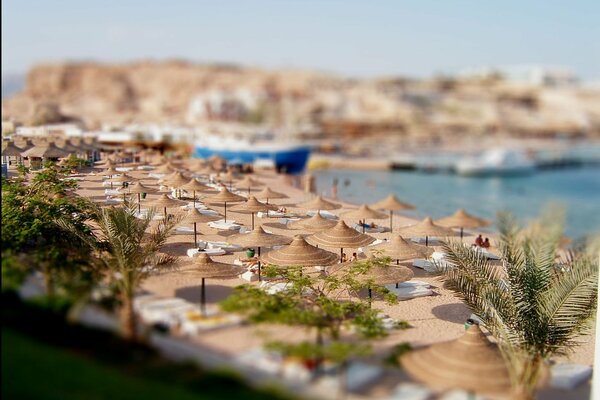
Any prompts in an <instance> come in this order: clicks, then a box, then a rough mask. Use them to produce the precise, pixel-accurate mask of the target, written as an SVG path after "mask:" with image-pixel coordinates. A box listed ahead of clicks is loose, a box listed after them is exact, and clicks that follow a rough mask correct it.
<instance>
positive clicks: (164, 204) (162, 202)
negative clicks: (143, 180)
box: [149, 193, 184, 219]
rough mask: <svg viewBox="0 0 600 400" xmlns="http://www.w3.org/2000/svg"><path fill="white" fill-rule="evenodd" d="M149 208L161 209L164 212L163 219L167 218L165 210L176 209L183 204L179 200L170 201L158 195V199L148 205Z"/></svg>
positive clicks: (164, 195) (165, 196) (167, 197)
mask: <svg viewBox="0 0 600 400" xmlns="http://www.w3.org/2000/svg"><path fill="white" fill-rule="evenodd" d="M149 205H150V206H152V207H156V208H162V209H163V211H164V214H163V215H164V216H165V219H166V218H167V208H176V207H180V206H182V205H184V202H183V201H181V200H176V199H172V198H170V197H169V196H167V195H166V193H163V194H161V195H160V197H159V198H158V199H155V200H153V201H151V202H150V203H149Z"/></svg>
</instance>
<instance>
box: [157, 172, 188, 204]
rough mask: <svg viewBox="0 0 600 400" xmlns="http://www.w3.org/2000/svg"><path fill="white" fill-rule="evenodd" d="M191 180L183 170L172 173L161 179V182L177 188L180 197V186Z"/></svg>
mask: <svg viewBox="0 0 600 400" xmlns="http://www.w3.org/2000/svg"><path fill="white" fill-rule="evenodd" d="M189 181H190V178H189V177H186V176H185V175H184V174H183V173H182V172H181V171H175V172H173V173H172V174H171V175H168V176H166V177H164V178H162V179H161V180H159V181H158V182H159V183H162V184H165V185H167V186H169V187H172V188H174V189H175V191H176V194H178V196H177V197H178V198H179V197H181V193H180V190H179V189H180V188H181V187H182V186H183V185H185V184H186V183H188V182H189Z"/></svg>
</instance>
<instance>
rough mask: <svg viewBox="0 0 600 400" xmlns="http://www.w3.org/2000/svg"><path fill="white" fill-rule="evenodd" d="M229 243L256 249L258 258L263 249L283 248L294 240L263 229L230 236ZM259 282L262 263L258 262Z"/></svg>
mask: <svg viewBox="0 0 600 400" xmlns="http://www.w3.org/2000/svg"><path fill="white" fill-rule="evenodd" d="M229 241H230V242H231V243H233V244H237V245H240V246H244V247H256V248H257V253H258V256H259V257H260V248H261V247H272V246H281V245H284V244H290V243H291V242H292V238H291V237H288V236H283V235H274V234H272V233H267V232H265V231H264V229H263V228H262V227H260V226H259V227H258V228H256V229H254V230H252V231H251V232H250V233H238V234H235V235H232V236H229ZM258 280H259V281H260V261H259V262H258Z"/></svg>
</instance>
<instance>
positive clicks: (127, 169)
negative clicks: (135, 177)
mask: <svg viewBox="0 0 600 400" xmlns="http://www.w3.org/2000/svg"><path fill="white" fill-rule="evenodd" d="M115 169H116V170H117V171H119V172H129V171H133V167H116V168H115Z"/></svg>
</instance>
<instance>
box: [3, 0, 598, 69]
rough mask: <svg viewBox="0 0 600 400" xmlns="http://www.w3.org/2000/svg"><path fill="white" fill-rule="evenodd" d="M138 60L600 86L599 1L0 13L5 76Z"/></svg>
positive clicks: (129, 2)
mask: <svg viewBox="0 0 600 400" xmlns="http://www.w3.org/2000/svg"><path fill="white" fill-rule="evenodd" d="M140 58H155V59H164V58H185V59H189V60H192V61H224V62H237V63H243V64H250V65H256V66H264V67H309V68H314V69H321V70H328V71H333V72H340V73H343V74H346V75H351V76H372V75H398V74H402V75H413V76H428V75H431V74H434V73H452V72H456V71H458V70H461V69H464V68H467V67H477V66H485V65H515V64H544V65H558V66H567V67H570V68H572V69H573V70H574V71H575V72H576V73H578V74H579V75H580V76H582V77H583V78H585V79H600V1H598V0H589V1H583V0H581V1H567V0H563V1H552V0H544V1H527V0H515V1H513V0H502V1H486V0H473V1H453V0H446V1H444V0H437V1H435V0H420V1H417V0H415V1H366V0H365V1H360V2H359V1H351V0H343V1H326V0H323V1H310V0H304V1H288V0H273V1H266V0H265V1H250V0H247V1H233V0H231V1H228V0H224V1H193V0H190V1H184V0H158V1H153V0H143V1H138V0H118V1H113V0H102V1H92V0H64V1H61V0H52V1H48V0H40V1H33V0H4V1H2V72H3V74H6V73H10V72H25V71H26V70H27V69H28V68H29V67H31V66H32V65H33V64H35V63H37V62H40V61H59V60H64V59H69V60H82V59H93V60H99V61H119V62H122V61H129V60H135V59H140Z"/></svg>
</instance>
